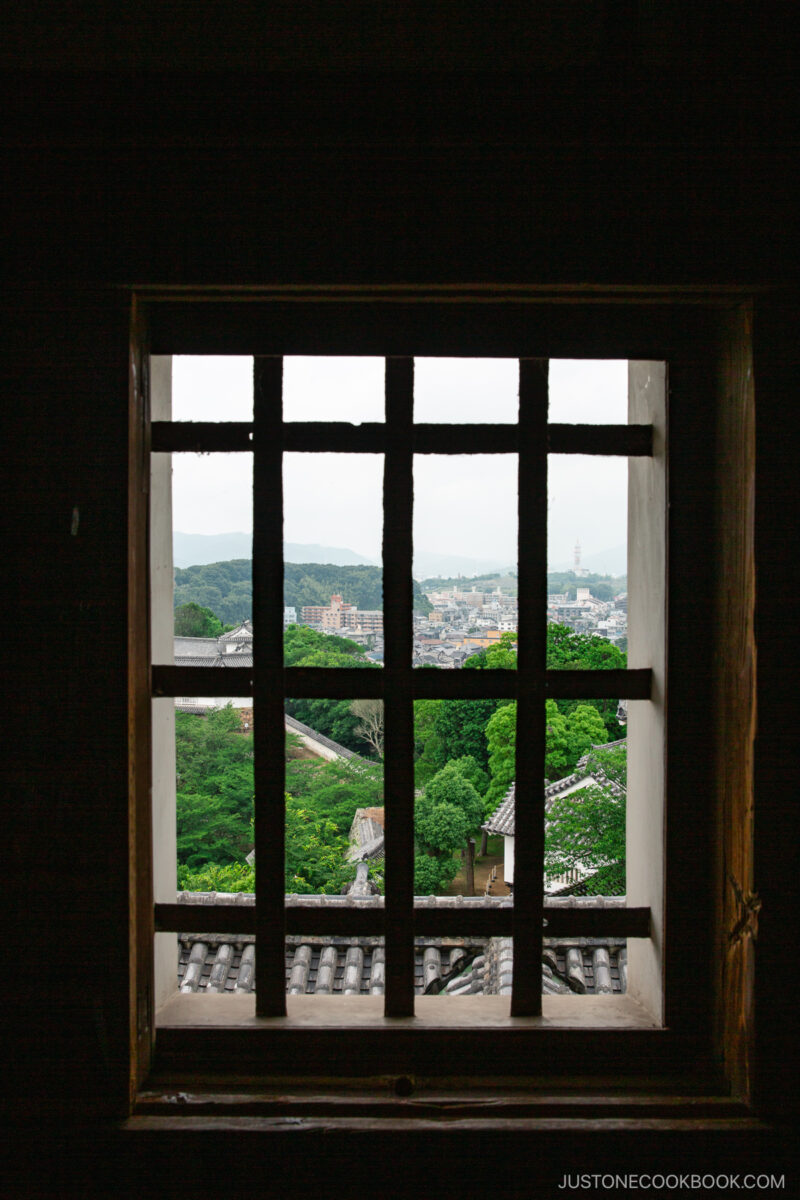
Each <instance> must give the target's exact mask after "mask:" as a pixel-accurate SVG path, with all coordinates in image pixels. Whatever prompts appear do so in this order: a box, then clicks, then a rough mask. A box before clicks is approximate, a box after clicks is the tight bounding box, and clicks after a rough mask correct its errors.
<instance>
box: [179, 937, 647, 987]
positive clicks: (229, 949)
mask: <svg viewBox="0 0 800 1200" xmlns="http://www.w3.org/2000/svg"><path fill="white" fill-rule="evenodd" d="M385 962H386V955H385V950H384V945H383V940H382V939H381V938H378V937H351V938H348V937H331V936H328V935H326V936H319V937H309V936H306V937H302V936H294V937H288V938H287V939H286V991H287V993H288V994H289V995H292V996H302V995H312V994H314V993H316V994H319V995H345V996H347V995H362V996H363V995H382V994H383V991H384V981H385ZM513 969H514V946H513V940H512V939H511V938H452V937H451V938H416V939H415V943H414V991H415V992H416V993H417V994H418V995H420V994H421V993H423V992H425V991H427V992H429V993H432V994H434V995H445V996H476V995H483V996H496V995H510V993H511V981H512V978H513ZM178 986H179V988H180V990H181V991H182V992H199V993H201V994H208V995H211V994H213V993H219V992H228V993H234V992H238V993H241V992H252V991H255V989H256V953H255V939H254V938H253V937H252V936H244V937H236V936H234V935H228V934H226V935H221V934H218V935H211V934H185V933H184V934H180V935H179V936H178ZM626 987H627V949H626V946H625V942H624V940H623V939H621V938H611V939H606V940H602V939H599V938H594V939H591V938H572V939H562V940H555V939H552V938H551V939H548V940H547V941H546V942H545V944H544V947H543V950H542V991H543V992H544V993H545V994H548V993H550V994H561V995H567V994H569V993H570V992H575V993H578V994H581V995H583V994H586V995H597V994H611V993H617V992H624V991H625V990H626Z"/></svg>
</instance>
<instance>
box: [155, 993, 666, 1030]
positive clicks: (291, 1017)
mask: <svg viewBox="0 0 800 1200" xmlns="http://www.w3.org/2000/svg"><path fill="white" fill-rule="evenodd" d="M286 1006H287V1015H286V1016H285V1017H257V1016H256V1012H255V997H254V996H253V995H252V994H249V995H241V996H226V995H217V996H207V995H203V996H198V995H192V994H178V995H175V996H173V997H172V998H171V999H170V1000H169V1001H168V1002H167V1003H166V1004H165V1005H164V1006H163V1008H161V1009H160V1010H159V1012H158V1014H157V1018H156V1027H157V1030H158V1036H159V1037H161V1036H162V1035H164V1034H167V1035H168V1033H169V1031H170V1030H172V1029H176V1030H177V1029H181V1030H187V1029H204V1030H205V1029H208V1028H212V1027H213V1028H217V1029H226V1030H230V1029H247V1030H251V1031H253V1032H261V1033H267V1034H268V1033H270V1032H275V1031H277V1030H295V1029H319V1030H325V1029H334V1030H336V1029H365V1028H366V1029H369V1030H375V1031H381V1030H382V1031H385V1032H387V1033H388V1032H395V1031H398V1030H402V1031H405V1032H407V1033H413V1032H415V1031H422V1030H436V1031H447V1030H456V1029H457V1030H476V1031H481V1030H487V1029H491V1030H504V1031H505V1030H509V1029H515V1030H534V1029H540V1030H548V1029H584V1030H591V1029H600V1030H610V1029H649V1030H656V1029H658V1028H659V1026H658V1025H657V1024H656V1023H655V1021H654V1020H653V1019H652V1017H651V1016H650V1015H649V1014H648V1013H647V1012H646V1011H645V1009H644V1008H643V1006H642V1005H641V1004H639V1003H638V1002H637V1001H636V1000H635V999H634V998H633V997H632V996H630V995H627V994H626V995H621V996H620V995H615V996H543V997H542V1010H543V1011H542V1016H541V1017H511V1016H509V997H508V996H461V997H449V998H447V999H445V1000H442V999H441V998H440V997H438V996H417V997H416V1001H415V1008H416V1014H415V1016H413V1017H385V1016H384V1015H383V1008H384V998H383V996H347V997H341V996H287V998H286Z"/></svg>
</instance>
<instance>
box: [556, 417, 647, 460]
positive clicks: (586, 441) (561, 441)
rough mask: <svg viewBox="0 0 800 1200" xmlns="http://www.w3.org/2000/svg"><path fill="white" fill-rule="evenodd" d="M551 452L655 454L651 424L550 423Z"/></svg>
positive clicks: (628, 455)
mask: <svg viewBox="0 0 800 1200" xmlns="http://www.w3.org/2000/svg"><path fill="white" fill-rule="evenodd" d="M547 448H548V450H549V451H550V453H551V454H613V455H618V456H621V457H623V458H630V457H631V456H642V455H644V456H647V455H650V454H652V453H653V427H652V425H548V426H547Z"/></svg>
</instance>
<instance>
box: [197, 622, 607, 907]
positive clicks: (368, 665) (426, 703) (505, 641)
mask: <svg viewBox="0 0 800 1200" xmlns="http://www.w3.org/2000/svg"><path fill="white" fill-rule="evenodd" d="M198 614H199V616H198ZM188 616H189V617H191V618H192V619H202V620H203V621H204V622H210V621H212V620H213V619H214V613H213V612H208V613H203V611H202V606H201V607H199V608H198V609H197V611H195V610H194V609H190V611H189V614H188ZM190 636H191V635H190ZM515 640H516V634H506V635H504V636H503V637H502V638H501V640H500V643H499V644H498V645H497V646H493V647H492V648H491V649H488V650H481V651H479V652H478V653H477V654H475V655H474V656H473V657H472V658H471V659H470V660H468V664H467V665H468V667H469V668H470V669H473V670H475V669H477V670H481V669H498V668H500V669H502V668H505V669H514V667H515V666H516V652H515V651H514V649H513V648H512V647H513V644H514V642H515ZM284 647H285V661H286V663H287V665H289V666H347V667H360V668H363V669H366V670H378V669H380V668H378V667H377V666H376V665H375V664H374V663H372V662H370V660H369V659H367V658H366V657H365V655H364V648H363V647H362V646H360V645H359V644H358V643H357V642H354V641H352V640H351V639H349V638H343V637H338V636H336V635H331V636H329V635H325V634H321V633H318V632H316V631H314V630H312V629H309V628H308V627H305V626H292V627H290V628H289V629H288V630H287V631H286V634H285V637H284ZM624 662H625V656H624V655H623V654H621V653H620V652H619V651H618V650H617V649H616V648H615V647H613V646H611V645H610V643H608V642H606V641H605V639H603V638H598V637H590V636H584V635H580V634H575V633H573V632H572V631H571V630H569V629H567V628H565V627H564V626H549V627H548V664H549V665H550V666H552V667H556V668H557V667H573V666H589V667H602V666H624ZM612 703H613V702H602V701H601V702H566V703H563V702H556V701H553V700H548V701H547V705H546V721H547V743H546V750H547V757H546V764H547V776H548V778H550V779H556V778H560V777H561V776H563V775H566V774H568V773H569V772H570V771H571V770H573V769H574V767H575V765H576V763H577V761H578V759H579V758H580V757H581V755H583V754H585V753H586V752H587V751H589V750H590V748H591V746H592V745H596V744H598V743H602V742H604V741H608V740H612V739H610V738H609V737H608V727H607V720H606V719H605V717H604V713H603V711H602V707H601V706H602V705H604V704H612ZM615 707H616V706H614V709H615ZM287 711H289V712H290V713H292V714H293V715H295V716H296V717H297V718H298V719H299V720H300V721H303V722H304V723H305V724H307V725H309V726H311V727H312V728H313V729H316V730H318V731H319V732H321V733H324V734H327V736H329V737H331V738H332V739H334V740H335V741H337V742H339V743H341V744H343V745H345V746H349V747H350V748H351V749H353V750H354V751H356V752H357V753H358V755H359V758H358V759H357V760H353V761H351V760H343V759H339V760H335V761H333V762H327V761H322V760H319V759H316V758H313V757H311V758H309V757H307V756H306V757H303V755H304V753H305V752H304V750H303V748H302V746H301V744H300V742H299V739H297V738H296V737H294V736H293V735H288V736H287V752H286V753H287V758H286V788H287V801H286V806H287V807H286V814H287V815H286V867H285V869H286V873H285V886H286V889H287V891H289V892H338V891H340V890H341V888H342V887H343V886H344V885H345V884H346V883H347V881H348V880H349V879H352V877H353V874H354V866H353V865H352V864H349V863H347V861H346V851H347V845H348V841H347V839H348V833H349V830H350V826H351V825H352V822H353V818H354V816H355V812H356V809H358V808H373V807H375V808H377V807H380V806H381V805H382V804H383V772H382V768H381V765H380V763H379V762H373V763H370V762H369V761H368V759H367V757H366V756H367V754H368V751H369V749H370V747H369V745H368V743H367V741H365V738H364V733H363V731H362V732H361V733H360V732H359V726H364V725H365V724H366V723H367V722H368V720H370V719H371V720H373V721H374V722H375V728H374V729H373V731H372V734H373V740H374V743H375V744H376V745H378V746H379V745H380V728H379V726H380V715H381V714H380V711H379V710H376V711H372V709H370V708H369V707H368V708H367V709H364V707H363V705H359V704H354V703H353V702H351V701H346V700H341V701H340V700H310V701H308V700H303V701H298V700H295V701H287ZM414 716H415V724H414V732H415V743H416V745H415V754H416V763H415V768H416V783H417V787H418V788H419V789H420V791H421V795H419V796H418V799H417V803H416V810H415V837H416V842H417V855H416V859H415V887H416V890H417V891H418V892H419V893H422V894H429V893H431V892H437V891H441V890H442V889H443V888H446V887H447V886H448V884H449V883H450V882H451V881H452V879H453V878H454V876H455V874H456V872H457V867H458V864H457V861H456V859H455V857H454V855H455V853H456V851H457V850H458V849H459V848H460V847H463V846H464V845H465V844H466V842H467V840H468V838H469V837H470V836H472V835H473V834H474V833H476V832H477V830H478V827H479V826H480V823H481V821H482V820H483V819H484V817H485V816H486V815H488V813H490V812H491V811H492V810H493V809H494V808H495V807H496V806H497V804H498V803H499V801H500V800H501V799H502V796H503V795H504V793H505V791H506V790H507V788H508V786H509V785H510V783H511V782H512V780H513V778H514V773H515V763H514V749H515V742H516V705H515V704H514V703H513V702H512V703H507V702H503V701H498V700H476V701H472V700H469V701H467V700H455V701H448V700H420V701H417V702H416V704H415V708H414ZM176 749H177V826H178V871H179V882H180V886H182V887H186V888H191V889H201V890H214V891H242V890H246V891H249V890H252V886H253V868H252V866H250V865H248V863H247V861H246V856H247V854H248V853H249V851H250V850H251V849H252V846H253V832H252V819H253V738H252V734H249V733H244V732H243V731H242V728H241V725H240V721H239V716H238V713H237V712H236V711H235V710H234V709H232V708H230V707H227V708H224V709H217V710H212V711H211V712H209V713H208V715H207V716H206V717H205V718H200V717H196V716H190V715H187V714H181V713H178V714H177V715H176ZM605 761H606V760H604V762H605ZM604 769H605V770H606V774H607V775H608V776H609V777H611V774H612V771H613V769H614V762H613V760H612V759H609V760H608V765H607V766H606V767H604ZM622 769H623V772H624V763H623V768H622ZM581 795H582V796H585V798H586V803H585V804H582V805H581V807H580V809H578V810H575V811H571V816H570V819H569V820H568V821H566V822H565V823H564V830H565V835H564V836H565V837H566V833H567V832H569V831H572V833H571V836H573V843H575V837H576V836H577V835H576V834H575V833H574V831H575V830H577V828H578V827H579V826H580V824H581V821H582V820H583V819H584V817H585V822H584V823H585V824H586V826H587V829H588V830H589V831H590V833H591V837H592V838H594V842H595V843H596V846H595V850H594V854H595V858H594V859H592V860H591V861H592V862H595V861H596V863H597V867H598V871H599V870H600V868H602V870H603V871H604V872H606V875H607V874H608V872H609V871H614V870H618V868H617V867H616V866H615V865H614V864H615V863H616V862H618V861H619V860H618V858H616V859H614V858H612V857H611V850H610V849H609V843H608V840H607V839H606V840H603V839H602V838H600V836H599V834H597V830H598V829H600V826H601V824H602V821H601V814H602V804H601V799H600V797H598V796H596V795H595V794H594V793H593V792H592V791H591V789H584V791H583V792H582V793H581ZM604 802H605V803H606V804H607V797H606V798H605V801H604ZM615 803H616V802H615ZM618 810H619V806H618V805H617V807H616V808H615V809H614V812H615V813H618ZM565 812H566V810H565ZM608 828H609V829H612V826H611V825H609V826H608ZM622 830H623V840H624V806H623V817H622ZM612 832H613V829H612ZM587 837H589V833H585V834H584V840H583V841H582V842H580V843H579V844H578V843H575V844H574V845H572V844H570V845H568V844H566V843H563V842H562V843H559V845H557V846H556V845H555V844H554V845H553V846H552V847H551V850H552V855H553V857H552V862H553V864H554V866H553V869H554V870H556V869H557V865H558V863H560V862H562V861H563V862H565V863H566V862H567V861H568V855H569V853H571V852H572V851H573V850H574V852H575V853H578V852H579V853H580V854H582V855H583V858H582V859H581V861H582V862H585V861H587V858H586V856H587V853H588V850H587V842H586V838H587ZM593 844H594V843H593ZM571 845H572V849H571V848H570V847H571ZM575 845H577V846H578V849H577V850H575ZM590 849H591V848H590ZM559 855H560V856H561V857H560V858H559V857H558V856H559ZM598 879H604V876H603V875H602V874H598ZM612 884H613V880H611V881H610V882H609V880H608V879H606V880H605V883H604V886H606V888H609V887H610V886H611V885H612Z"/></svg>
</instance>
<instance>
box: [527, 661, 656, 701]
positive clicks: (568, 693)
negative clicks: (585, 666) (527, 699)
mask: <svg viewBox="0 0 800 1200" xmlns="http://www.w3.org/2000/svg"><path fill="white" fill-rule="evenodd" d="M652 679H653V672H652V671H651V670H650V668H649V667H635V668H631V670H629V671H626V670H621V671H616V670H615V671H546V672H545V694H546V695H547V697H548V698H549V699H554V700H649V699H650V693H651V689H652Z"/></svg>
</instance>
